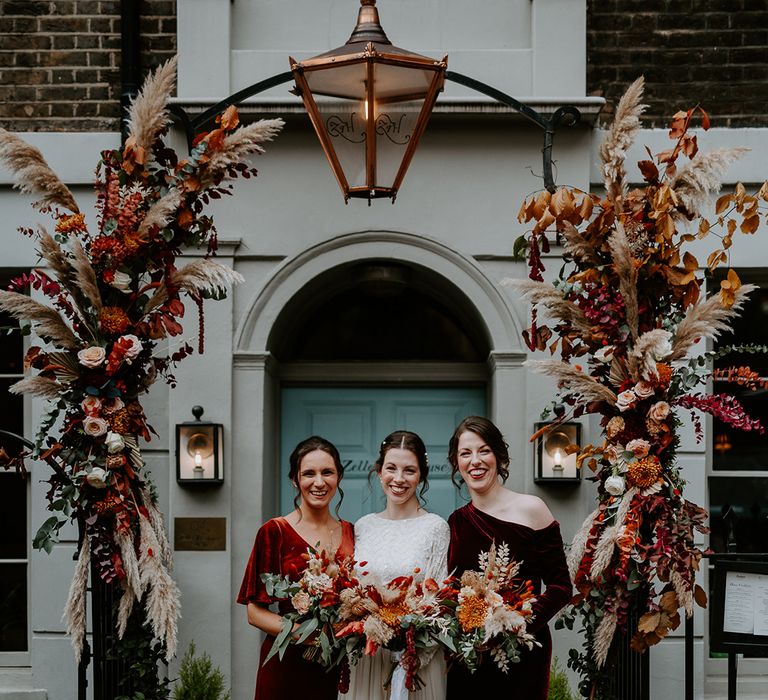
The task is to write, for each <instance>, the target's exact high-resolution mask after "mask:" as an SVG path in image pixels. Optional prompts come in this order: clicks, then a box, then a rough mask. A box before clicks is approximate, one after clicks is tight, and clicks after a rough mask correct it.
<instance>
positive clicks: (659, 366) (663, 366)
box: [653, 362, 672, 389]
mask: <svg viewBox="0 0 768 700" xmlns="http://www.w3.org/2000/svg"><path fill="white" fill-rule="evenodd" d="M670 381H672V368H671V367H670V366H669V365H668V364H667V363H666V362H657V363H656V379H655V381H654V382H653V383H654V384H655V385H656V386H657V387H659V388H660V389H666V388H667V387H668V386H669V382H670Z"/></svg>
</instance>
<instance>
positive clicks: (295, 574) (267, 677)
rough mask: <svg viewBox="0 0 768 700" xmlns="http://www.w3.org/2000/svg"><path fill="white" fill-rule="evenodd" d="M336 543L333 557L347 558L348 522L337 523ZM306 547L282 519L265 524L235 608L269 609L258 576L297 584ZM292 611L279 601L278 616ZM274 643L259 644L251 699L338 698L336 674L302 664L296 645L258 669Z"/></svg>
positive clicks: (351, 540)
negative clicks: (338, 536)
mask: <svg viewBox="0 0 768 700" xmlns="http://www.w3.org/2000/svg"><path fill="white" fill-rule="evenodd" d="M341 530H342V537H341V544H340V545H339V548H338V549H337V550H336V553H337V554H340V555H341V556H344V557H351V556H352V555H353V554H354V549H355V532H354V529H353V527H352V523H348V522H346V521H344V520H342V521H341ZM308 546H309V545H308V543H307V542H306V541H305V540H304V539H303V538H302V537H301V535H299V533H298V532H296V530H294V529H293V527H292V526H291V525H290V524H289V523H288V521H287V520H286V519H285V518H273V519H272V520H268V521H267V522H266V523H264V525H262V526H261V527H260V528H259V531H258V532H257V533H256V542H255V543H254V545H253V551H252V552H251V557H250V559H249V560H248V566H247V567H246V569H245V575H244V576H243V583H242V584H241V586H240V593H239V594H238V596H237V602H238V603H240V604H241V605H247V604H248V603H259V604H261V605H270V604H272V603H274V602H275V599H274V598H272V597H270V596H269V595H267V591H266V589H265V587H264V583H263V582H262V580H261V574H266V573H271V574H280V575H282V576H289V577H290V578H291V579H298V578H300V577H301V574H302V572H303V571H304V569H305V568H306V566H307V563H306V561H304V559H303V558H302V556H301V555H302V554H305V553H306V551H307V547H308ZM291 610H292V608H291V604H290V601H287V600H281V601H279V603H278V612H280V614H285V613H287V612H290V611H291ZM274 641H275V638H274V637H273V636H272V635H267V637H266V639H265V640H264V643H263V644H262V645H261V654H260V656H259V668H258V672H257V675H256V695H255V698H254V700H279V699H280V698H286V700H287V699H288V698H312V700H336V696H337V695H338V681H339V675H338V669H334V670H333V671H331V672H326V670H325V669H324V668H323V667H322V666H321V665H320V664H318V663H315V662H313V661H306V660H305V659H304V658H303V656H302V648H301V647H300V646H294V645H290V646H289V647H288V649H287V650H286V652H285V654H284V655H283V658H282V660H280V659H278V657H277V655H275V656H273V657H272V658H271V659H270V660H269V662H268V663H267V664H266V665H264V659H265V658H266V657H267V654H269V650H270V649H271V648H272V644H273V643H274Z"/></svg>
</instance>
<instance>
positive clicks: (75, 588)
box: [61, 537, 91, 663]
mask: <svg viewBox="0 0 768 700" xmlns="http://www.w3.org/2000/svg"><path fill="white" fill-rule="evenodd" d="M90 563H91V546H90V541H89V540H88V537H83V542H82V544H81V545H80V554H79V556H78V557H77V566H76V567H75V575H74V576H73V577H72V583H71V584H70V585H69V595H68V596H67V603H66V605H65V606H64V614H63V615H62V616H61V621H62V622H64V623H65V624H66V627H67V634H68V635H69V636H70V643H71V644H72V648H73V649H74V650H75V661H76V662H77V663H80V657H81V656H82V654H83V640H84V639H85V610H86V606H85V596H86V591H87V590H88V569H89V568H90Z"/></svg>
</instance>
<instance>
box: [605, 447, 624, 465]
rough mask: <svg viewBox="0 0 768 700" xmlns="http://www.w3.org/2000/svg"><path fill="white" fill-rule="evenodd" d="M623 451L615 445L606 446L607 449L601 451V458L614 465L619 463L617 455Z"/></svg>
mask: <svg viewBox="0 0 768 700" xmlns="http://www.w3.org/2000/svg"><path fill="white" fill-rule="evenodd" d="M622 451H623V450H620V449H619V448H618V447H617V446H616V445H608V447H606V448H605V450H603V457H605V458H606V459H607V460H608V461H609V462H610V463H611V464H616V462H618V461H619V453H620V452H622Z"/></svg>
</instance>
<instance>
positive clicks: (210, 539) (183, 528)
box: [173, 518, 227, 552]
mask: <svg viewBox="0 0 768 700" xmlns="http://www.w3.org/2000/svg"><path fill="white" fill-rule="evenodd" d="M173 548H174V549H175V550H176V551H177V552H222V551H224V550H225V549H226V548H227V519H226V518H174V519H173Z"/></svg>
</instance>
